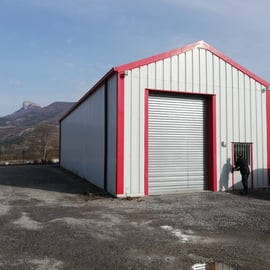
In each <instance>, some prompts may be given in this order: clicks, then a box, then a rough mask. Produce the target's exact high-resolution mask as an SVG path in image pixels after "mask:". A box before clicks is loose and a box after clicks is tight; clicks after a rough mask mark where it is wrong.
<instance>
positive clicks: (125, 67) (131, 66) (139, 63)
mask: <svg viewBox="0 0 270 270" xmlns="http://www.w3.org/2000/svg"><path fill="white" fill-rule="evenodd" d="M196 48H200V49H205V50H208V51H210V52H211V53H213V54H215V55H216V56H218V57H219V58H221V59H223V60H224V61H225V62H227V63H229V64H231V65H232V66H233V67H235V68H236V69H239V70H240V71H242V72H243V73H245V74H246V75H248V76H249V77H251V78H253V79H254V80H255V81H257V82H259V83H260V84H262V85H264V86H269V85H270V83H268V82H267V81H265V80H263V79H262V78H260V77H258V76H257V75H255V74H254V73H252V72H251V71H249V70H247V69H246V68H244V67H243V66H241V65H240V64H238V63H236V62H235V61H234V60H232V59H230V58H229V57H227V56H226V55H224V54H223V53H221V52H219V51H218V50H216V49H215V48H213V47H212V46H210V45H209V44H207V43H206V42H204V41H198V42H195V43H192V44H189V45H187V46H184V47H181V48H178V49H174V50H171V51H168V52H165V53H161V54H158V55H154V56H151V57H148V58H144V59H141V60H138V61H135V62H131V63H128V64H125V65H121V66H118V67H116V68H115V70H116V71H118V72H123V71H125V70H130V69H134V68H138V67H140V66H144V65H148V64H151V63H153V62H157V61H160V60H163V59H165V58H169V57H172V56H175V55H177V54H181V53H185V52H188V51H191V50H194V49H196Z"/></svg>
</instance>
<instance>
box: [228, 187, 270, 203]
mask: <svg viewBox="0 0 270 270" xmlns="http://www.w3.org/2000/svg"><path fill="white" fill-rule="evenodd" d="M228 193H230V194H233V195H236V196H242V197H247V198H254V199H259V200H265V201H270V189H269V188H260V189H253V190H249V192H248V194H247V195H242V194H241V190H236V191H228Z"/></svg>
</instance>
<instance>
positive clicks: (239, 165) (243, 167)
mask: <svg viewBox="0 0 270 270" xmlns="http://www.w3.org/2000/svg"><path fill="white" fill-rule="evenodd" d="M234 170H236V171H239V170H240V173H241V176H242V184H243V187H244V192H241V194H243V195H247V194H248V176H249V174H250V170H249V166H248V162H247V160H246V159H244V158H243V156H242V154H239V153H238V154H237V160H236V163H235V166H234V167H233V169H232V172H233V171H234Z"/></svg>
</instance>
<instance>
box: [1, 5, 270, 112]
mask: <svg viewBox="0 0 270 270" xmlns="http://www.w3.org/2000/svg"><path fill="white" fill-rule="evenodd" d="M269 10H270V1H269V0H257V1H254V0H226V1H224V0H136V1H132V0H129V1H128V0H46V1H45V0H0V93H1V96H0V116H4V115H8V114H11V113H13V112H15V111H17V110H18V109H20V108H21V107H22V103H23V101H32V102H35V103H37V104H39V105H40V106H42V107H43V106H47V105H49V104H51V103H52V102H55V101H73V102H74V101H78V100H79V99H80V98H81V97H82V96H83V95H84V94H85V93H86V92H87V91H88V90H89V89H90V88H91V87H92V86H93V85H94V84H95V83H96V82H97V81H98V80H99V79H100V78H102V77H103V75H105V74H106V73H107V72H108V71H109V70H110V69H111V68H112V67H116V66H119V65H122V64H126V63H129V62H132V61H135V60H139V59H142V58H145V57H149V56H153V55H156V54H159V53H163V52H166V51H169V50H172V49H176V48H180V47H182V46H184V45H187V44H190V43H193V42H197V41H200V40H204V41H205V42H207V43H208V44H210V45H211V46H212V47H214V48H216V49H217V50H219V51H220V52H222V53H223V54H225V55H226V56H228V57H230V58H232V59H233V60H234V61H236V62H238V63H239V64H241V65H242V66H244V67H245V68H247V69H249V70H250V71H252V72H253V73H255V74H256V75H258V76H259V77H261V78H263V79H264V80H266V81H268V82H270V53H269V51H270V45H269V44H270V28H269V25H270V19H269Z"/></svg>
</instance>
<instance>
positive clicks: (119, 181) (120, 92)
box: [116, 73, 125, 195]
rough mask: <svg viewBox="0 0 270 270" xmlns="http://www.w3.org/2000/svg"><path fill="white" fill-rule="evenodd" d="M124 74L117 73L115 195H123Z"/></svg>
mask: <svg viewBox="0 0 270 270" xmlns="http://www.w3.org/2000/svg"><path fill="white" fill-rule="evenodd" d="M124 79H125V78H124V74H120V73H118V89H117V167H116V194H117V195H121V194H124Z"/></svg>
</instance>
